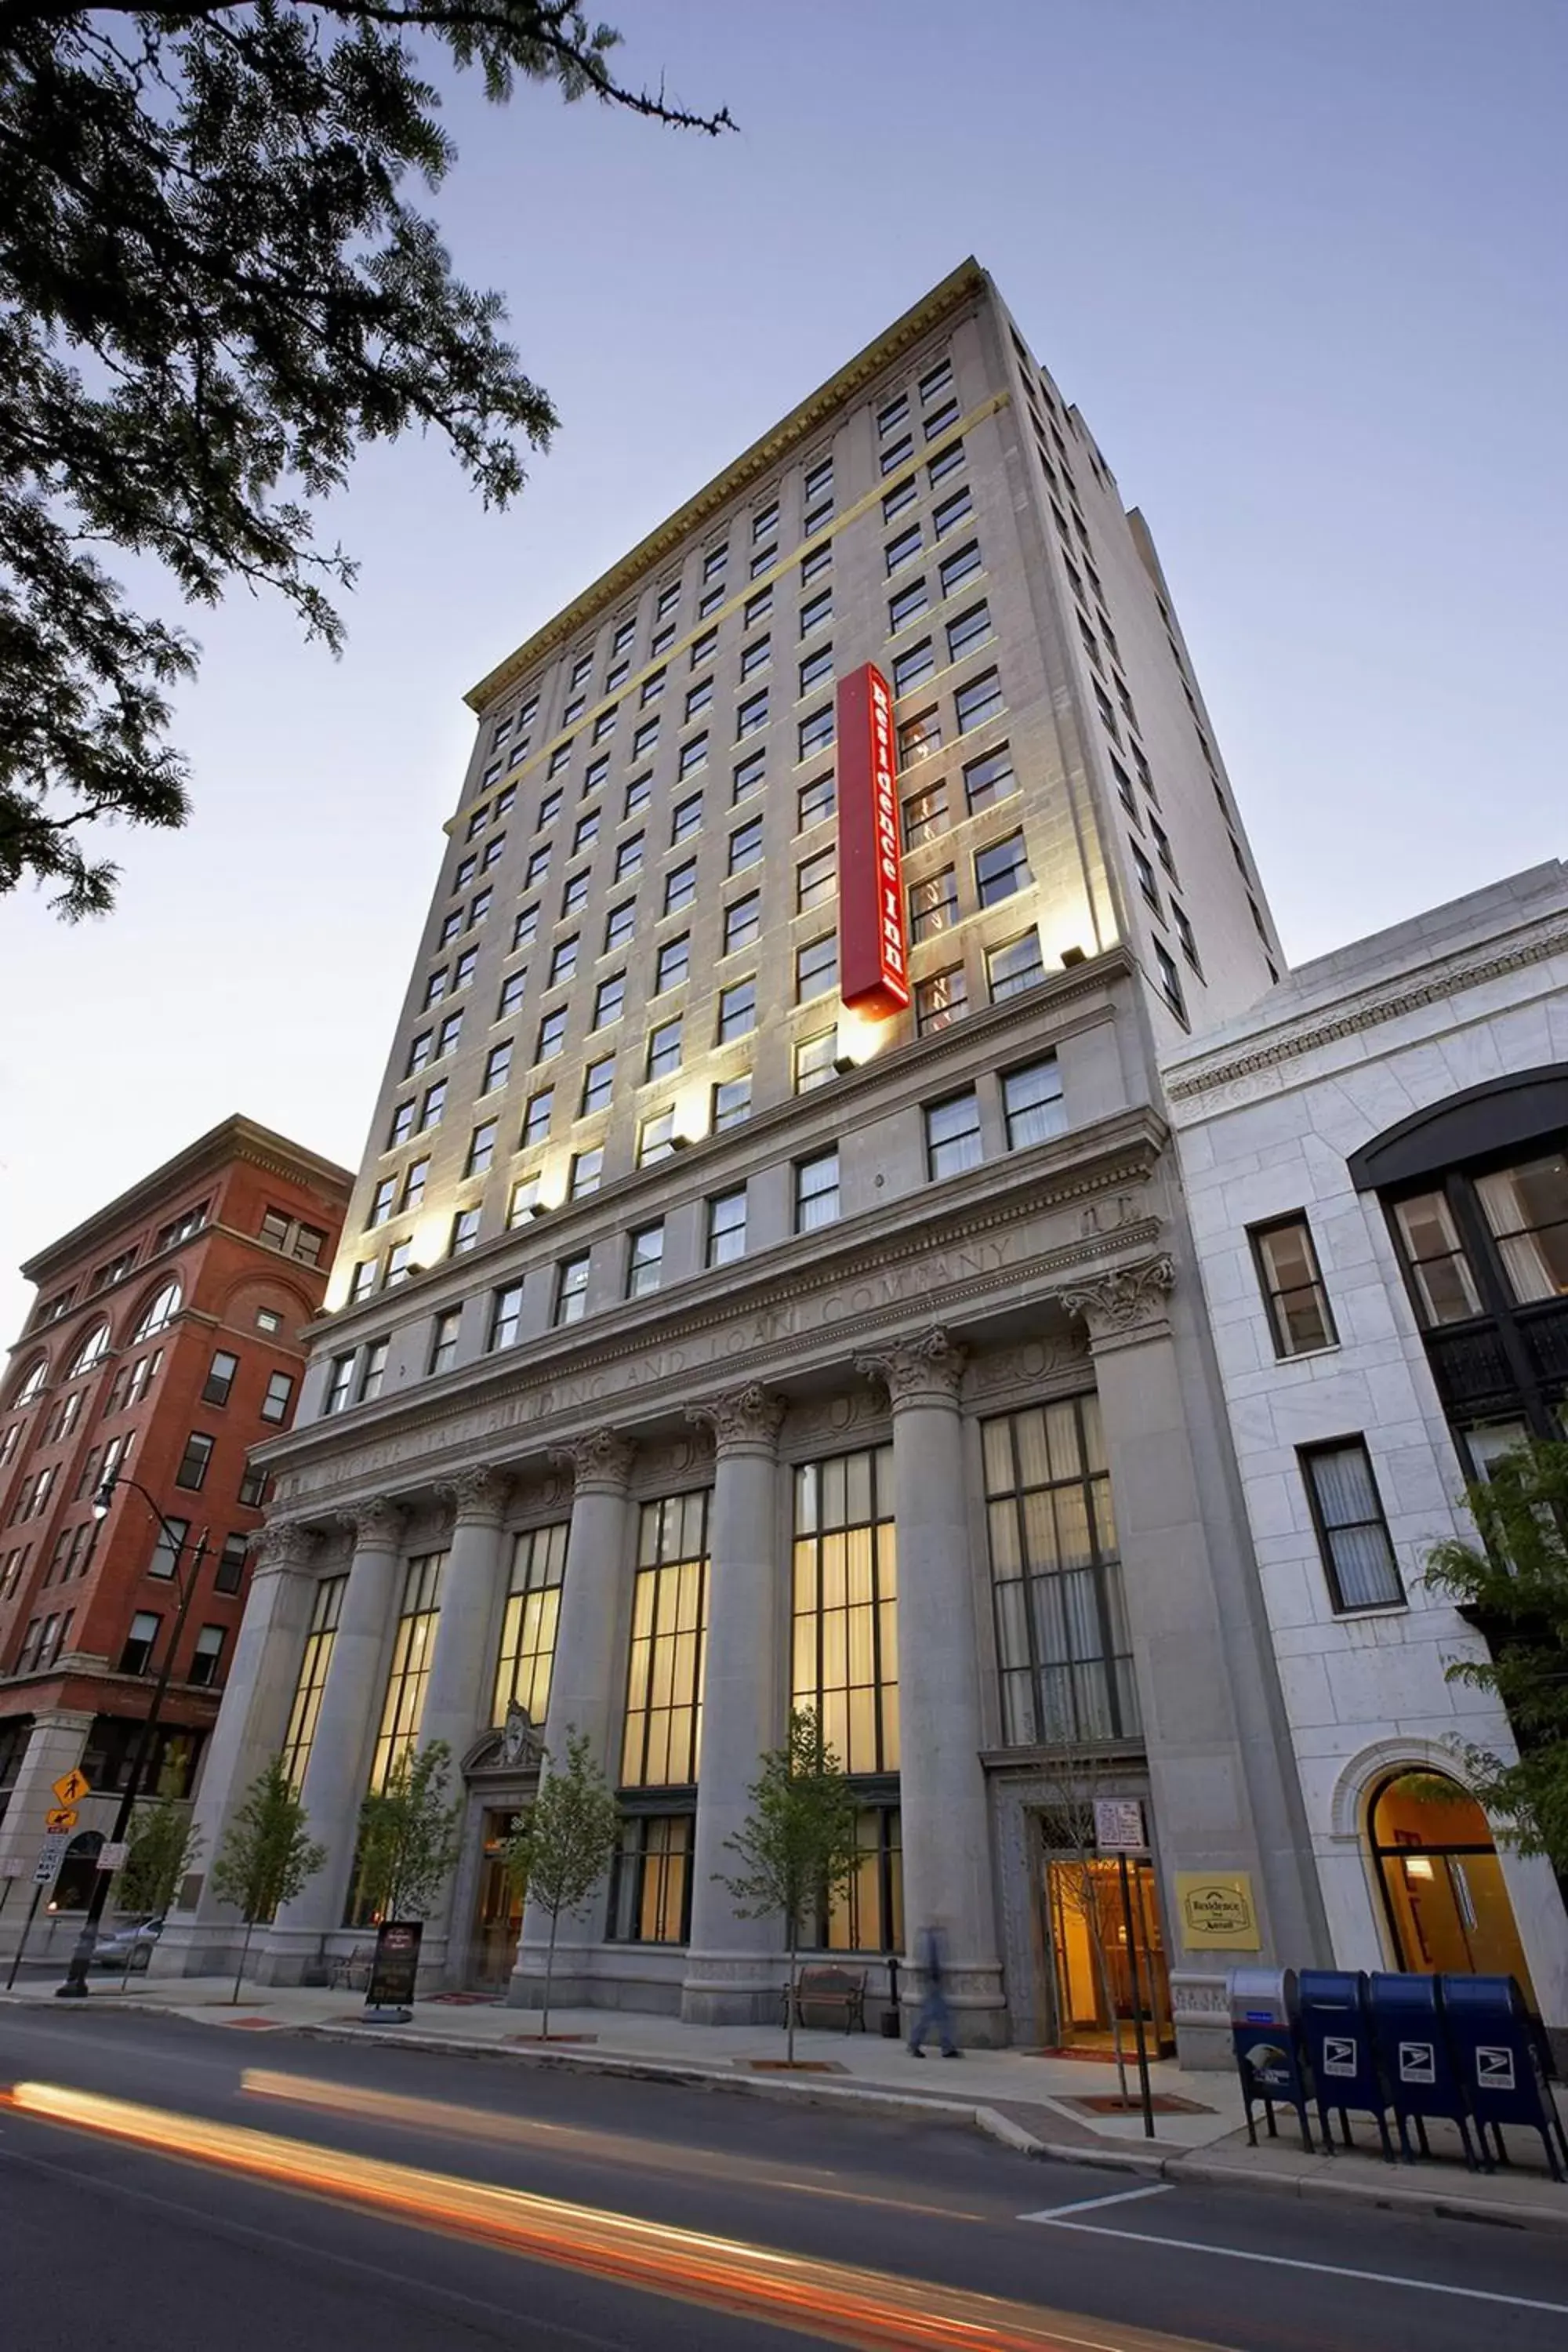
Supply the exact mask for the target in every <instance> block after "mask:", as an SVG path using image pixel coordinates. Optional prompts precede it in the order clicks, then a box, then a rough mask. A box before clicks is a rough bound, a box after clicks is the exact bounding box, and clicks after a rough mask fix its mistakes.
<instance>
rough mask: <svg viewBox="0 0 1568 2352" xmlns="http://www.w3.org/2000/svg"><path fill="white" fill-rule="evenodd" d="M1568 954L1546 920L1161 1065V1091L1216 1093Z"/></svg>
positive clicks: (1180, 1096)
mask: <svg viewBox="0 0 1568 2352" xmlns="http://www.w3.org/2000/svg"><path fill="white" fill-rule="evenodd" d="M1558 955H1568V922H1564V920H1563V918H1562V917H1561V916H1560V915H1554V916H1552V917H1551V918H1549V919H1545V920H1543V921H1542V922H1539V923H1533V924H1531V925H1530V926H1529V928H1528V929H1524V930H1522V931H1520V932H1517V933H1515V934H1514V936H1513V937H1512V938H1510V939H1509V940H1505V941H1502V942H1496V941H1494V942H1492V943H1489V945H1487V946H1485V947H1483V948H1479V949H1470V950H1459V951H1458V952H1456V953H1453V954H1449V955H1447V956H1444V957H1442V958H1441V959H1440V960H1439V961H1436V962H1434V963H1429V964H1426V965H1424V966H1423V967H1421V969H1420V970H1419V971H1412V972H1405V973H1402V974H1401V975H1400V976H1399V978H1398V979H1396V980H1390V981H1384V982H1374V983H1373V984H1372V985H1370V986H1367V987H1363V988H1359V989H1356V990H1354V991H1353V992H1350V993H1347V994H1346V995H1345V996H1343V997H1342V998H1341V999H1340V1001H1339V1003H1338V1005H1337V1006H1336V1008H1335V1009H1334V1010H1333V1011H1327V1010H1324V1009H1323V1008H1321V1007H1319V1008H1316V1009H1314V1010H1313V1011H1311V1012H1309V1013H1301V1014H1300V1015H1299V1016H1298V1017H1297V1018H1296V1019H1295V1020H1293V1021H1284V1022H1281V1023H1279V1024H1277V1025H1275V1026H1273V1027H1270V1028H1268V1029H1266V1030H1262V1031H1260V1033H1259V1035H1258V1044H1257V1045H1251V1046H1238V1045H1237V1044H1235V1043H1232V1044H1230V1045H1225V1046H1223V1047H1221V1048H1220V1049H1219V1050H1218V1051H1216V1052H1215V1053H1214V1054H1212V1055H1208V1056H1206V1057H1205V1058H1204V1059H1201V1060H1197V1061H1194V1062H1191V1063H1186V1064H1184V1063H1180V1062H1177V1063H1173V1064H1171V1065H1169V1066H1168V1071H1167V1076H1166V1080H1165V1091H1166V1093H1167V1095H1168V1096H1169V1097H1170V1098H1171V1100H1172V1101H1173V1102H1185V1101H1190V1100H1192V1099H1193V1098H1194V1097H1197V1096H1201V1095H1212V1094H1216V1093H1219V1092H1220V1091H1221V1090H1222V1089H1224V1088H1226V1087H1235V1086H1237V1084H1239V1083H1241V1082H1242V1081H1244V1080H1246V1079H1247V1078H1251V1077H1254V1076H1258V1073H1260V1072H1261V1071H1264V1070H1269V1069H1275V1068H1278V1067H1279V1066H1280V1065H1281V1064H1282V1063H1285V1062H1291V1061H1297V1060H1299V1059H1300V1057H1301V1056H1302V1055H1306V1054H1311V1053H1316V1052H1317V1051H1318V1050H1319V1049H1320V1048H1321V1047H1322V1046H1324V1045H1336V1044H1337V1043H1339V1041H1340V1040H1341V1039H1342V1038H1345V1037H1355V1036H1359V1035H1361V1034H1363V1032H1364V1031H1366V1030H1369V1029H1376V1028H1378V1027H1380V1026H1381V1025H1382V1024H1384V1022H1387V1021H1397V1020H1398V1019H1400V1018H1401V1016H1402V1015H1403V1014H1405V1013H1415V1012H1419V1011H1420V1010H1421V1008H1422V1007H1423V1006H1424V1005H1427V1004H1441V1003H1448V1002H1449V1001H1450V1000H1451V999H1452V998H1454V997H1456V996H1458V995H1460V994H1462V993H1463V992H1464V991H1465V990H1466V989H1468V988H1479V987H1480V986H1482V985H1483V984H1484V983H1485V982H1488V981H1492V980H1502V979H1506V978H1507V977H1508V975H1509V974H1510V972H1516V971H1525V970H1527V969H1528V968H1529V967H1530V966H1531V964H1537V963H1546V962H1549V961H1551V959H1552V957H1553V956H1558Z"/></svg>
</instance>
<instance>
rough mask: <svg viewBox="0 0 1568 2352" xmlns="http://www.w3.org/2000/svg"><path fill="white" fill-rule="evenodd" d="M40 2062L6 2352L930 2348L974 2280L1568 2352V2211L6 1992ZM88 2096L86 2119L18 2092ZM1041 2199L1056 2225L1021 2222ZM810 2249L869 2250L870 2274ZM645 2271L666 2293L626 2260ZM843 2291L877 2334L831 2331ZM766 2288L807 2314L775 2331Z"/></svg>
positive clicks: (1026, 2331) (1245, 2345) (1259, 2348)
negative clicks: (1347, 2184)
mask: <svg viewBox="0 0 1568 2352" xmlns="http://www.w3.org/2000/svg"><path fill="white" fill-rule="evenodd" d="M242 2077H249V2081H248V2084H246V2083H244V2082H242ZM25 2084H39V2085H44V2086H46V2088H45V2089H44V2090H43V2091H42V2092H35V2091H20V2092H18V2094H17V2096H18V2097H20V2098H21V2099H23V2100H25V2101H26V2102H29V2103H31V2104H28V2105H21V2106H18V2105H15V2104H9V2105H5V2106H0V2280H3V2281H4V2288H3V2291H0V2299H3V2304H4V2312H5V2320H4V2327H3V2329H0V2335H3V2337H4V2341H5V2346H6V2347H7V2352H81V2347H94V2352H179V2347H184V2346H186V2345H202V2346H209V2345H211V2346H216V2347H220V2352H279V2346H280V2345H286V2346H288V2347H290V2352H360V2347H362V2346H363V2347H370V2352H433V2347H439V2352H447V2348H448V2347H451V2352H469V2347H489V2346H496V2347H521V2348H522V2352H533V2347H539V2352H574V2347H583V2352H619V2347H626V2352H645V2348H646V2352H666V2347H668V2352H731V2347H745V2352H775V2347H777V2352H784V2347H793V2352H799V2347H801V2345H802V2343H803V2342H807V2341H809V2342H814V2343H845V2342H856V2343H888V2344H892V2345H899V2346H901V2345H903V2344H904V2343H906V2342H908V2343H914V2342H916V2341H920V2342H925V2341H927V2340H928V2338H927V2336H926V2335H925V2334H924V2333H923V2332H922V2330H923V2329H924V2328H925V2326H926V2325H927V2322H928V2320H929V2321H931V2323H932V2324H934V2323H935V2321H936V2320H937V2319H938V2318H940V2317H941V2316H942V2315H943V2314H944V2313H947V2312H949V2310H951V2312H952V2315H954V2316H955V2318H963V2317H964V2316H966V2315H967V2316H968V2317H969V2318H971V2319H973V2318H975V2317H981V2316H984V2315H985V2312H984V2307H983V2306H981V2305H978V2304H976V2303H975V2301H974V2300H973V2299H974V2298H977V2297H1001V2298H1005V2300H1006V2302H1007V2303H1008V2304H1010V2305H1019V2306H1029V2307H1030V2308H1031V2309H1033V2310H1035V2311H1037V2312H1038V2311H1040V2310H1044V2311H1046V2312H1048V2313H1054V2314H1064V2315H1076V2323H1077V2324H1076V2325H1070V2326H1069V2325H1068V2323H1067V2322H1065V2321H1064V2322H1063V2323H1062V2324H1061V2325H1060V2326H1057V2327H1055V2328H1054V2329H1051V2330H1047V2331H1046V2332H1044V2333H1035V2332H1033V2331H1032V2330H1031V2329H1030V2328H1029V2327H1027V2326H1026V2325H1025V2323H1024V2322H1023V2321H1021V2320H1020V2319H1019V2318H1018V2316H1017V2315H1016V2313H1013V2314H1011V2315H1004V2316H1003V2317H1002V2318H1000V2319H997V2321H996V2333H995V2336H994V2341H995V2342H997V2343H1016V2344H1020V2345H1022V2344H1024V2343H1027V2342H1031V2341H1032V2342H1036V2343H1045V2342H1054V2343H1058V2344H1067V2343H1069V2342H1074V2341H1077V2342H1079V2343H1087V2342H1092V2343H1093V2344H1094V2345H1095V2346H1096V2347H1115V2346H1120V2345H1122V2344H1132V2345H1138V2344H1139V2341H1140V2339H1139V2337H1138V2334H1137V2331H1139V2330H1144V2331H1152V2332H1154V2333H1156V2334H1161V2335H1163V2336H1173V2337H1177V2338H1181V2339H1184V2340H1186V2341H1188V2342H1191V2343H1195V2344H1198V2345H1206V2346H1223V2347H1236V2352H1388V2348H1389V2347H1395V2346H1405V2345H1407V2344H1413V2343H1419V2344H1420V2345H1421V2346H1422V2347H1423V2352H1461V2347H1462V2352H1473V2347H1474V2346H1475V2344H1476V2342H1477V2340H1478V2338H1482V2339H1496V2338H1501V2339H1503V2340H1506V2342H1507V2345H1508V2347H1509V2352H1561V2347H1562V2346H1563V2344H1564V2343H1565V2342H1568V2233H1565V2234H1564V2237H1563V2239H1562V2240H1558V2239H1556V2238H1553V2237H1550V2236H1547V2235H1544V2234H1542V2233H1538V2232H1527V2231H1514V2230H1505V2229H1500V2228H1498V2227H1496V2226H1483V2225H1478V2224H1475V2223H1468V2222H1465V2221H1447V2222H1444V2221H1436V2220H1430V2221H1428V2220H1412V2219H1405V2218H1397V2217H1395V2216H1393V2215H1390V2214H1386V2213H1382V2212H1378V2211H1375V2210H1360V2209H1356V2210H1348V2211H1345V2212H1341V2211H1340V2210H1337V2209H1336V2208H1335V2207H1333V2206H1332V2205H1325V2204H1322V2203H1314V2202H1298V2201H1296V2200H1285V2199H1278V2198H1272V2197H1268V2196H1267V2195H1256V2196H1254V2195H1247V2194H1245V2193H1238V2192H1234V2191H1229V2190H1219V2189H1202V2188H1199V2187H1196V2186H1194V2187H1192V2188H1187V2187H1178V2188H1175V2189H1154V2190H1152V2191H1151V2190H1150V2189H1149V2188H1148V2187H1147V2186H1144V2187H1143V2189H1142V2193H1139V2190H1140V2184H1138V2183H1137V2182H1136V2181H1134V2180H1131V2179H1129V2178H1128V2177H1127V2176H1123V2175H1118V2174H1113V2173H1108V2172H1104V2171H1095V2170H1091V2169H1090V2168H1087V2167H1072V2166H1068V2165H1056V2164H1030V2163H1028V2162H1026V2160H1024V2159H1023V2158H1018V2157H1016V2156H1013V2155H1011V2154H1010V2153H1009V2152H1008V2151H1006V2150H1005V2149H1002V2148H999V2147H995V2146H994V2145H993V2144H992V2143H989V2142H987V2141H984V2140H982V2139H980V2138H979V2137H975V2136H973V2134H971V2133H969V2132H968V2131H966V2130H963V2129H961V2128H956V2127H952V2126H942V2125H940V2124H931V2123H925V2122H919V2123H904V2122H895V2121H892V2120H889V2119H887V2118H882V2117H871V2116H866V2117H848V2116H844V2115H843V2114H841V2113H838V2112H835V2113H834V2114H833V2115H832V2116H828V2115H827V2114H826V2112H825V2111H823V2110H821V2109H813V2108H805V2107H799V2108H797V2107H795V2106H784V2105H774V2104H772V2103H769V2102H765V2101H761V2100H753V2099H747V2098H742V2097H730V2096H727V2095H722V2094H715V2093H711V2092H702V2091H696V2090H685V2089H678V2088H675V2087H672V2086H669V2085H667V2084H642V2083H636V2082H621V2081H615V2080H611V2079H608V2078H605V2077H597V2076H593V2075H576V2074H563V2073H555V2072H552V2071H541V2070H536V2069H534V2068H531V2067H524V2066H517V2065H507V2064H502V2063H496V2062H494V2061H486V2060H465V2059H459V2058H446V2057H440V2056H436V2055H433V2054H430V2053H423V2052H416V2051H412V2050H411V2051H406V2052H404V2051H397V2050H386V2049H379V2048H374V2047H368V2046H367V2047H365V2048H363V2049H353V2048H345V2047H342V2045H340V2044H336V2043H329V2042H311V2041H310V2040H308V2039H306V2038H304V2037H302V2036H296V2035H292V2034H288V2033H280V2032H244V2031H242V2030H240V2029H237V2028H233V2027H229V2028H226V2029H218V2028H215V2027H211V2026H205V2025H196V2024H191V2023H186V2022H184V2021H181V2020H178V2019H172V2018H158V2017H153V2016H140V2017H138V2016H133V2015H127V2014H125V2013H124V2012H116V2011H96V2012H94V2011H86V2012H80V2011H68V2012H66V2013H64V2014H62V2013H61V2012H59V2011H55V2010H52V2009H51V2010H47V2011H42V2012H37V2013H36V2012H34V2011H27V2010H21V2009H17V2008H15V2007H13V2008H9V2009H0V2085H3V2086H6V2087H7V2088H9V2086H13V2085H25ZM71 2095H75V2096H76V2097H77V2098H78V2099H80V2098H81V2097H82V2096H83V2095H89V2126H90V2127H88V2128H82V2127H79V2126H70V2125H68V2124H66V2123H63V2122H62V2121H61V2120H59V2119H58V2116H57V2115H54V2114H49V2115H45V2114H41V2113H39V2112H37V2104H38V2103H42V2104H43V2105H50V2104H51V2103H52V2104H53V2105H59V2104H62V2103H63V2101H64V2100H65V2099H67V2098H68V2097H69V2096H71ZM126 2102H135V2103H142V2105H143V2106H144V2107H147V2108H151V2109H153V2110H155V2111H156V2112H155V2113H154V2114H153V2116H152V2117H151V2119H150V2120H138V2118H136V2117H135V2116H126V2115H125V2114H124V2113H123V2112H122V2105H121V2103H126ZM94 2103H100V2104H94ZM166 2117H173V2118H174V2119H175V2120H174V2122H172V2123H168V2122H165V2121H164V2120H163V2118H166ZM125 2131H135V2132H140V2133H143V2134H146V2135H150V2136H151V2137H152V2139H153V2142H154V2143H155V2145H151V2146H150V2145H146V2144H142V2143H140V2142H137V2143H128V2142H127V2141H126V2140H125V2139H124V2138H123V2137H115V2136H114V2135H116V2134H120V2133H123V2132H125ZM236 2135H237V2136H236ZM258 2136H259V2137H258ZM279 2136H283V2137H286V2138H287V2139H288V2140H289V2142H290V2143H292V2144H294V2147H293V2152H291V2153H285V2154H281V2155H280V2154H279V2152H278V2150H277V2147H276V2145H275V2143H276V2140H277V2137H279ZM367 2160H368V2161H367ZM284 2179H286V2180H287V2182H288V2185H287V2186H285V2185H283V2182H284ZM454 2180H455V2182H456V2186H455V2187H448V2186H447V2183H449V2182H453V2181H454ZM479 2184H485V2185H486V2186H485V2187H483V2188H481V2187H480V2186H479ZM497 2190H499V2191H500V2192H503V2193H502V2194H500V2195H499V2196H498V2195H495V2194H493V2193H492V2192H494V2191H497ZM1130 2191H1131V2192H1132V2193H1131V2194H1130V2193H1129V2192H1130ZM539 2200H553V2201H552V2203H550V2204H549V2205H541V2203H540V2202H539ZM1564 2200H1565V2204H1568V2190H1565V2191H1564ZM1042 2211H1044V2212H1046V2213H1050V2214H1055V2215H1056V2216H1057V2217H1058V2218H1057V2219H1055V2220H1039V2219H1033V2220H1030V2219H1025V2218H1022V2217H1024V2216H1026V2215H1031V2214H1034V2215H1038V2214H1040V2213H1041V2212H1042ZM616 2217H635V2218H636V2220H637V2222H639V2223H641V2224H643V2225H646V2226H644V2227H641V2228H637V2229H628V2227H627V2224H626V2221H625V2220H624V2219H620V2218H616ZM474 2230H479V2231H480V2232H481V2237H480V2240H479V2242H476V2241H475V2239H474V2238H473V2237H472V2236H471V2235H469V2234H467V2233H468V2232H469V2231H474ZM675 2232H700V2233H702V2238H703V2241H704V2242H703V2243H700V2244H693V2243H692V2242H689V2241H688V2240H686V2239H683V2238H678V2237H676V2236H675V2235H674V2234H673V2233H675ZM716 2241H721V2242H722V2243H720V2244H716V2243H714V2242H716ZM541 2254H543V2255H545V2256H546V2257H547V2258H546V2259H540V2255H541ZM781 2254H782V2255H784V2256H787V2257H792V2258H795V2260H794V2263H790V2262H785V2263H780V2261H779V2260H778V2257H779V2256H780V2255H781ZM1258 2257H1266V2258H1267V2259H1258ZM812 2265H837V2266H845V2265H852V2266H854V2267H855V2268H856V2269H857V2270H858V2272H860V2273H867V2272H869V2273H877V2274H879V2276H878V2279H877V2280H876V2281H873V2282H872V2283H871V2284H870V2285H869V2286H868V2287H864V2288H862V2287H860V2286H858V2285H856V2284H854V2283H853V2282H850V2283H847V2282H846V2279H845V2275H844V2273H843V2271H842V2270H841V2269H823V2268H813V2267H812ZM639 2266H640V2267H639ZM1345 2273H1351V2275H1346V2274H1345ZM650 2277H651V2278H653V2279H655V2280H657V2282H658V2285H659V2286H660V2288H661V2289H662V2290H663V2291H661V2292H658V2293H654V2292H649V2291H647V2284H629V2283H628V2281H629V2280H637V2279H641V2280H643V2281H645V2282H646V2281H647V2279H649V2278H650ZM910 2282H914V2283H916V2284H915V2287H914V2291H913V2294H912V2295H911V2293H910ZM856 2295H863V2296H864V2297H865V2299H866V2306H867V2311H868V2312H869V2313H870V2316H869V2317H864V2316H863V2317H862V2319H861V2320H859V2321H857V2322H856V2325H857V2326H861V2327H863V2328H864V2329H869V2330H871V2332H870V2333H860V2334H857V2333H855V2332H853V2329H852V2328H851V2326H850V2319H849V2317H848V2316H847V2315H848V2314H849V2312H850V2306H851V2305H852V2304H853V2302H854V2300H855V2297H856ZM900 2295H902V2296H904V2297H905V2298H906V2307H907V2308H908V2309H910V2310H911V2311H912V2312H913V2313H914V2314H915V2315H916V2316H914V2317H910V2318H909V2319H908V2320H907V2322H905V2323H903V2324H900V2319H899V2316H898V2313H899V2308H900V2305H899V2298H900ZM786 2309H787V2311H788V2313H789V2314H790V2315H791V2317H792V2320H795V2319H798V2321H799V2324H792V2325H790V2326H782V2325H780V2324H778V2323H779V2321H780V2318H781V2317H782V2316H783V2315H784V2311H785V2310H786ZM993 2316H995V2315H994V2314H993ZM917 2318H918V2325H917ZM877 2326H880V2327H881V2328H882V2329H883V2330H884V2333H882V2334H880V2335H879V2334H877V2333H876V2332H875V2329H876V2327H877ZM906 2328H907V2333H906ZM1009 2330H1011V2331H1012V2332H1011V2333H1009ZM847 2331H848V2332H847ZM935 2340H939V2341H949V2340H952V2341H956V2340H957V2336H956V2334H954V2335H953V2336H952V2337H951V2338H949V2337H942V2336H938V2337H937V2338H936V2339H935Z"/></svg>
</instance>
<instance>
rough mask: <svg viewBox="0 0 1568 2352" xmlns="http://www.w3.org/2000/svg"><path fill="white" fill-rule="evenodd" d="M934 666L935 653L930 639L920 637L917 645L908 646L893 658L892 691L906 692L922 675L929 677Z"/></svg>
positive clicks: (916, 684) (898, 693)
mask: <svg viewBox="0 0 1568 2352" xmlns="http://www.w3.org/2000/svg"><path fill="white" fill-rule="evenodd" d="M935 668H936V654H935V652H934V650H933V649H932V646H931V639H930V638H929V637H922V638H921V641H920V643H919V645H918V646H909V647H907V648H906V650H905V651H904V652H903V653H901V654H900V655H899V656H898V658H897V659H896V660H895V662H894V664H893V692H894V693H895V695H900V694H908V693H909V692H910V688H912V687H917V686H918V685H919V684H920V682H921V678H922V677H931V673H932V672H933V670H934V669H935Z"/></svg>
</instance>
